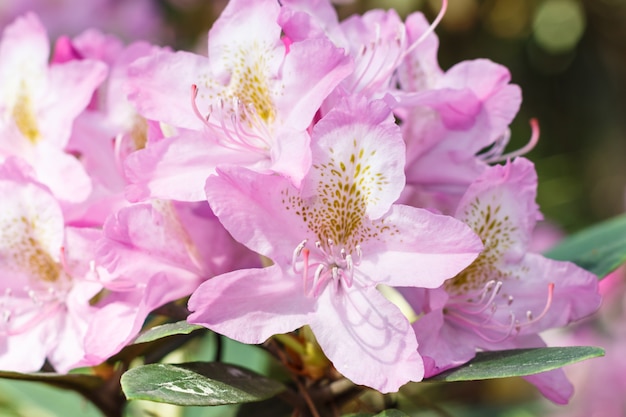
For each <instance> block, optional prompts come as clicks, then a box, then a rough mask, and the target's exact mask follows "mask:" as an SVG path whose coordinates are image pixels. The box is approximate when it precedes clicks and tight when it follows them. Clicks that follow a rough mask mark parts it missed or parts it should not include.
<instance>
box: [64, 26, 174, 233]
mask: <svg viewBox="0 0 626 417" xmlns="http://www.w3.org/2000/svg"><path fill="white" fill-rule="evenodd" d="M158 50H160V48H157V47H155V46H153V45H150V44H148V43H146V42H133V43H132V44H130V45H124V43H123V42H122V41H121V40H120V39H119V38H117V37H115V36H112V35H106V34H103V33H101V32H99V31H97V30H94V29H90V30H87V31H85V32H83V33H81V34H80V35H78V36H77V37H75V38H73V39H70V38H68V37H62V38H59V39H58V40H57V42H56V47H55V52H54V56H53V63H55V64H56V63H64V62H71V61H80V60H85V59H87V60H88V59H93V60H99V61H101V62H103V63H105V64H107V65H108V68H109V72H108V77H107V79H106V80H105V81H104V82H103V83H102V84H101V85H100V86H99V87H98V89H97V90H96V91H95V92H94V94H93V96H92V99H91V102H90V104H89V106H88V107H87V109H85V110H84V111H83V112H82V113H81V114H79V115H78V117H77V118H76V119H75V121H74V124H73V128H72V135H71V137H70V140H69V143H68V144H67V147H66V151H68V152H71V153H72V154H74V155H77V157H78V158H79V159H80V161H81V163H82V165H83V167H84V168H85V170H86V171H87V173H88V174H89V177H90V178H91V180H92V183H93V190H92V193H91V194H90V196H89V198H88V199H87V200H85V201H83V202H82V203H81V204H80V205H74V206H73V207H72V212H71V213H67V212H66V218H67V219H68V220H69V221H72V222H73V224H80V225H84V224H87V225H97V226H102V224H103V223H104V220H105V219H106V218H107V217H108V216H109V214H110V213H112V212H114V211H116V210H117V209H119V208H121V207H124V206H126V205H128V204H129V203H128V201H127V200H126V198H125V195H124V189H125V187H126V184H127V181H126V177H125V175H124V170H123V168H124V166H123V165H124V160H125V159H126V157H127V156H128V155H129V154H130V153H132V152H134V151H136V150H138V149H142V148H143V147H144V146H146V144H147V143H149V142H151V141H157V140H159V139H161V138H162V136H163V134H162V132H161V129H160V127H159V126H158V124H157V123H155V122H150V121H147V120H146V119H144V118H143V117H141V116H139V115H138V114H137V111H136V110H135V108H134V107H133V105H132V104H131V103H130V102H129V101H128V99H127V97H126V96H127V94H126V89H125V86H126V82H127V79H128V75H127V71H128V66H129V65H130V64H131V63H132V62H134V61H135V60H136V59H137V58H139V57H142V56H147V55H150V54H152V53H156V52H157V51H158Z"/></svg>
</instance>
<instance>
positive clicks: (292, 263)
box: [291, 239, 308, 273]
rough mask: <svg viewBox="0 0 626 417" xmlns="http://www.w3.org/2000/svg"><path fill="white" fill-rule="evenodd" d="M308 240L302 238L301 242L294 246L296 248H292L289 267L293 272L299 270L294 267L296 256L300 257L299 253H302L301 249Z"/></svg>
mask: <svg viewBox="0 0 626 417" xmlns="http://www.w3.org/2000/svg"><path fill="white" fill-rule="evenodd" d="M307 242H308V239H304V240H303V241H302V242H300V243H299V244H298V246H296V248H295V249H294V250H293V255H292V257H291V267H292V269H293V272H295V273H298V272H299V271H298V270H297V269H296V263H297V261H298V258H299V257H300V255H301V254H302V250H303V249H304V247H305V246H306V243H307ZM307 252H308V251H307Z"/></svg>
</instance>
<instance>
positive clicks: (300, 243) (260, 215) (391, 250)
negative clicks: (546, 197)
mask: <svg viewBox="0 0 626 417" xmlns="http://www.w3.org/2000/svg"><path fill="white" fill-rule="evenodd" d="M312 158H313V165H312V169H311V170H310V171H309V173H308V174H307V175H306V177H305V178H304V179H303V182H302V187H301V188H300V189H298V188H296V187H295V186H293V184H292V183H291V182H290V181H289V180H288V179H286V178H284V177H282V176H278V175H267V174H261V173H256V172H254V171H250V170H248V169H245V168H241V167H239V168H237V167H223V168H220V169H218V173H219V175H217V176H212V177H210V178H209V179H208V180H207V186H206V193H207V198H208V201H209V203H210V204H211V207H212V208H213V210H214V211H215V214H216V215H217V216H218V217H219V219H220V221H221V222H222V223H223V224H224V226H225V227H226V228H227V229H228V231H229V232H230V233H231V234H232V235H233V237H234V238H235V239H237V240H238V241H240V242H242V243H243V244H245V245H246V246H247V247H249V248H250V249H252V250H254V251H256V252H258V253H260V254H261V255H264V256H266V257H267V258H269V259H270V260H272V261H273V265H272V266H269V267H267V268H262V269H244V270H238V271H234V272H231V273H228V274H224V275H220V276H217V277H215V278H213V279H211V280H209V281H207V282H205V283H203V284H202V285H201V286H200V287H199V288H198V290H197V291H196V292H195V293H194V294H193V295H192V297H191V299H190V300H189V308H190V310H191V311H192V314H191V315H190V316H189V319H188V320H189V321H190V322H192V323H197V324H202V325H204V326H206V327H208V328H210V329H212V330H214V331H216V332H219V333H222V334H224V335H226V336H228V337H231V338H233V339H235V340H239V341H241V342H244V343H261V342H263V341H264V340H266V339H267V338H268V337H270V336H272V335H273V334H277V333H286V332H290V331H292V330H295V329H297V328H299V327H301V326H303V325H309V326H310V327H311V329H312V330H313V333H314V334H315V336H316V337H317V340H318V342H319V345H320V346H321V348H322V350H323V351H324V352H325V354H326V355H327V356H328V358H329V359H330V360H331V361H332V362H333V364H334V366H335V368H336V369H337V370H338V371H339V372H341V373H342V374H343V375H345V376H346V377H348V378H350V379H351V380H352V381H354V382H355V383H357V384H363V385H368V386H370V387H373V388H375V389H377V390H379V391H381V392H390V391H396V390H398V388H399V387H400V386H401V385H403V384H404V383H406V382H408V381H419V380H421V378H422V376H423V367H422V360H421V358H420V357H419V355H418V354H417V344H416V341H415V335H414V334H413V331H412V329H411V327H410V325H409V322H408V321H407V319H406V318H405V317H404V316H403V314H402V313H401V312H400V310H399V309H398V308H397V307H396V306H395V305H394V304H392V303H391V302H390V301H388V300H387V299H386V298H385V297H383V296H382V295H381V294H380V293H379V292H378V290H377V288H376V286H377V285H378V284H386V285H405V286H410V285H415V286H424V287H429V288H434V287H437V286H439V285H440V283H442V282H443V280H445V279H446V278H449V277H451V276H453V275H454V274H456V273H457V272H459V271H460V270H461V269H462V268H464V267H465V266H467V265H468V264H469V263H470V262H472V261H473V260H474V259H475V257H476V254H477V253H478V251H479V250H480V249H481V245H480V243H479V241H478V239H477V237H476V236H475V235H474V234H473V233H472V232H471V231H470V230H469V228H467V227H466V226H465V225H464V224H463V223H461V222H459V221H457V220H455V219H452V218H449V217H444V216H438V215H435V214H432V213H430V212H428V211H425V210H420V209H416V208H411V207H406V206H400V205H394V204H393V202H394V201H395V200H396V199H397V198H398V196H399V194H400V192H401V191H402V188H403V185H404V173H403V166H404V144H403V141H402V137H401V135H400V131H399V128H398V127H397V125H396V124H395V123H394V120H393V118H392V116H391V114H390V111H389V109H388V108H387V106H386V105H384V104H383V103H382V102H380V101H377V102H371V103H368V102H367V101H365V100H363V99H361V100H358V99H356V98H346V100H345V101H344V102H343V103H342V104H341V106H340V107H338V108H335V109H334V110H333V111H331V112H330V113H328V115H327V116H326V117H324V118H323V119H322V120H320V121H319V122H318V123H317V124H316V125H315V127H314V128H313V132H312ZM364 364H367V366H364Z"/></svg>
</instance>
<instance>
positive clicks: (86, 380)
mask: <svg viewBox="0 0 626 417" xmlns="http://www.w3.org/2000/svg"><path fill="white" fill-rule="evenodd" d="M0 378H4V379H13V380H18V381H36V382H44V383H46V384H48V385H53V386H56V387H59V388H67V389H73V390H76V391H79V392H81V391H85V390H94V389H97V388H100V387H101V386H102V384H103V383H104V381H103V380H102V379H101V378H100V377H97V376H95V375H87V374H55V373H53V372H33V373H27V374H22V373H19V372H7V371H0Z"/></svg>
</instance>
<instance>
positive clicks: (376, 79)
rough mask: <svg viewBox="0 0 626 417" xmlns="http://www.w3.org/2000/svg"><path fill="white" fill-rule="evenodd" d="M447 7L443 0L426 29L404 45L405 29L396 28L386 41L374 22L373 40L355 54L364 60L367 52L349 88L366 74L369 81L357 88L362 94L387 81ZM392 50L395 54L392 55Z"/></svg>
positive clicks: (439, 18) (354, 86)
mask: <svg viewBox="0 0 626 417" xmlns="http://www.w3.org/2000/svg"><path fill="white" fill-rule="evenodd" d="M447 7H448V2H447V0H444V1H443V2H442V6H441V10H440V11H439V14H438V15H437V17H436V18H435V20H434V21H433V22H432V24H431V25H430V26H429V27H428V29H426V30H425V31H424V33H422V35H421V36H420V37H419V38H418V39H416V40H415V41H414V42H413V43H411V44H410V45H408V46H406V47H405V44H406V31H405V29H404V28H403V27H401V28H398V31H397V34H396V35H395V36H394V37H393V38H392V39H391V40H390V41H386V40H385V39H383V38H382V36H381V31H380V25H379V24H376V25H375V27H374V32H375V37H374V40H373V41H371V42H370V43H369V45H365V44H363V45H361V47H360V48H359V51H358V52H357V56H358V57H359V59H360V60H364V59H365V57H366V55H368V54H369V57H368V58H367V62H365V63H364V64H363V65H361V66H360V68H358V69H357V71H356V73H355V77H354V81H353V82H352V85H351V88H350V89H351V90H352V91H355V92H356V90H357V88H358V87H359V85H360V83H361V82H362V81H363V80H364V79H365V78H366V76H367V77H368V78H369V81H368V82H367V83H366V84H365V85H364V86H363V87H362V88H361V89H360V90H359V92H360V93H363V94H368V93H372V92H373V91H375V90H376V89H377V88H379V87H380V83H381V82H388V80H389V79H391V76H392V74H393V72H394V71H395V70H396V69H397V68H398V67H399V66H400V65H401V64H402V62H403V61H404V59H405V58H406V57H407V56H409V54H410V53H411V52H413V51H414V50H415V48H417V47H418V46H419V45H420V44H421V43H422V42H423V41H424V40H425V39H426V38H427V36H428V35H430V34H431V33H432V32H433V31H434V30H435V28H436V27H437V25H438V24H439V22H440V21H441V19H442V18H443V15H444V14H445V12H446V9H447ZM381 51H383V52H382V53H384V55H383V56H381ZM394 51H395V55H392V53H394ZM375 58H377V59H375ZM375 61H376V62H378V66H377V67H374V66H373V65H374V62H375Z"/></svg>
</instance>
